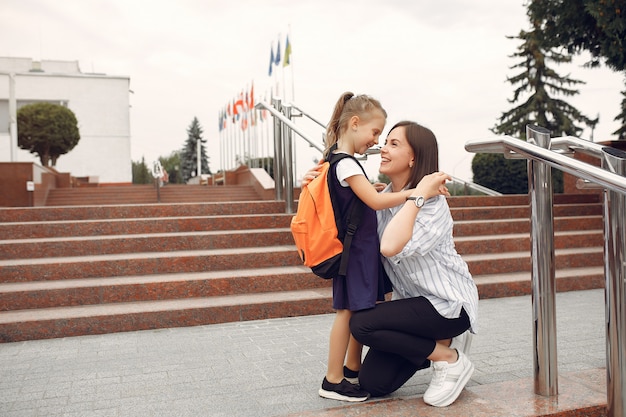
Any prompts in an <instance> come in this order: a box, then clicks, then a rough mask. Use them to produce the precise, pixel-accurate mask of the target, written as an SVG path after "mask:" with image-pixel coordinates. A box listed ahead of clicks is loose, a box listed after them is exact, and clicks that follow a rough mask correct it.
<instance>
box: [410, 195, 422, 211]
mask: <svg viewBox="0 0 626 417" xmlns="http://www.w3.org/2000/svg"><path fill="white" fill-rule="evenodd" d="M406 199H407V201H409V200H413V201H414V202H415V207H417V208H420V207H422V206H423V205H424V197H422V196H421V195H420V196H419V197H407V198H406Z"/></svg>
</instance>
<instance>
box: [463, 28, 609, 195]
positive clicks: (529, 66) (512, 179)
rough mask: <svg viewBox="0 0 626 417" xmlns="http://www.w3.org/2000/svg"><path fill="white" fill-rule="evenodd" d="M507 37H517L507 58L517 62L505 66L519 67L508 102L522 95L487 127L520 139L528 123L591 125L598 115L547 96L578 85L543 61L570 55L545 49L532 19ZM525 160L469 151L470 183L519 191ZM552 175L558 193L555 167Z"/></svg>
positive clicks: (568, 131) (554, 130)
mask: <svg viewBox="0 0 626 417" xmlns="http://www.w3.org/2000/svg"><path fill="white" fill-rule="evenodd" d="M509 38H510V39H520V40H522V44H521V45H520V46H519V47H518V49H517V52H516V53H515V54H513V55H512V56H511V57H512V58H521V59H522V60H521V62H519V63H518V64H516V65H514V66H512V67H511V68H512V69H518V68H519V69H521V72H520V73H519V74H517V75H515V76H513V77H511V78H508V79H507V81H508V82H509V83H511V85H513V86H516V89H515V91H514V93H513V98H512V99H511V100H509V102H510V103H517V102H518V101H520V100H521V99H522V97H525V96H528V98H527V99H526V101H524V102H523V103H521V104H519V105H518V106H517V107H515V108H513V109H511V110H509V111H507V112H504V113H502V116H500V119H499V123H498V124H496V125H495V126H494V127H493V128H491V131H492V132H494V133H496V134H503V135H509V136H513V137H517V138H520V139H523V140H525V139H526V126H527V125H528V124H535V125H538V126H541V127H544V128H546V129H548V130H549V131H550V132H551V134H552V136H561V134H564V135H568V136H580V134H581V133H582V131H583V128H582V127H580V125H579V124H581V123H583V124H585V125H587V126H589V127H592V128H593V127H594V126H595V125H596V124H597V122H598V119H595V120H592V119H590V118H588V117H587V116H585V115H583V114H582V113H581V112H580V111H578V110H577V109H576V108H575V107H573V106H572V105H570V104H569V103H567V102H565V101H564V100H562V99H557V98H553V97H551V95H550V94H554V95H564V96H574V95H576V94H578V90H575V89H573V88H567V87H566V86H573V85H578V84H583V83H584V82H583V81H579V80H574V79H572V78H569V77H568V76H565V77H563V76H561V75H559V74H558V73H557V72H556V71H554V70H553V69H551V68H549V67H548V65H547V63H548V62H553V63H556V64H561V63H570V62H571V60H572V58H571V56H568V55H563V54H561V53H558V52H556V51H555V50H553V49H552V48H546V47H545V43H544V42H543V35H542V32H541V30H540V28H539V27H538V24H537V23H536V22H535V23H533V30H532V31H529V32H527V31H523V30H522V31H520V34H519V35H518V36H517V37H509ZM526 164H527V163H526V161H525V160H506V159H505V158H504V156H502V155H480V154H479V155H475V156H474V160H473V161H472V170H473V174H474V182H476V183H478V184H481V185H484V186H486V187H490V188H492V189H494V190H497V191H500V192H502V193H515V194H518V193H525V192H527V191H528V186H527V184H528V177H527V170H526ZM496 171H497V172H499V175H497V176H496V177H495V178H494V176H493V175H491V174H490V172H496ZM552 173H553V187H554V190H555V191H556V192H561V191H562V189H563V173H562V172H561V171H558V170H553V171H552Z"/></svg>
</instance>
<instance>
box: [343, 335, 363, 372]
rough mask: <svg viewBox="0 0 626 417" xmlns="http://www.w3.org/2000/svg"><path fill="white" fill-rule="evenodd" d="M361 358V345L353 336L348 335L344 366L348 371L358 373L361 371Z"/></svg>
mask: <svg viewBox="0 0 626 417" xmlns="http://www.w3.org/2000/svg"><path fill="white" fill-rule="evenodd" d="M362 356H363V344H361V343H359V341H357V340H356V339H355V338H354V336H352V335H350V342H349V343H348V354H347V356H346V366H347V367H348V369H351V370H353V371H358V370H360V369H361V357H362Z"/></svg>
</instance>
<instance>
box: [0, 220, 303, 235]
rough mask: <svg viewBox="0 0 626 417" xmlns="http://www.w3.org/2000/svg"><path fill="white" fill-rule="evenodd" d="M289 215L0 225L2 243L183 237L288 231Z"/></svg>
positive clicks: (61, 221) (63, 221)
mask: <svg viewBox="0 0 626 417" xmlns="http://www.w3.org/2000/svg"><path fill="white" fill-rule="evenodd" d="M291 217H292V215H290V214H258V215H254V214H244V215H224V216H194V217H168V218H166V217H152V218H143V219H139V218H131V219H124V218H121V219H110V220H60V221H44V222H12V223H0V237H2V239H6V240H10V239H34V238H50V237H73V236H108V235H133V234H148V233H176V232H177V233H183V232H196V231H203V230H204V231H224V230H233V231H235V230H251V229H267V228H286V227H289V224H290V222H291Z"/></svg>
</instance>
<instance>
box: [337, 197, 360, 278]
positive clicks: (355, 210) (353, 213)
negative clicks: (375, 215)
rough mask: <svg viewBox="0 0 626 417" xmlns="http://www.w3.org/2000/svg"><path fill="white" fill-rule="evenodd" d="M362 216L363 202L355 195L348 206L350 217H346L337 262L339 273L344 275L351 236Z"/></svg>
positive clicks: (346, 268)
mask: <svg viewBox="0 0 626 417" xmlns="http://www.w3.org/2000/svg"><path fill="white" fill-rule="evenodd" d="M362 217H363V202H362V201H361V200H359V198H358V197H357V198H356V199H355V200H354V201H353V202H352V206H351V207H350V217H348V227H347V229H346V235H345V236H344V238H343V251H342V252H341V263H340V264H339V275H342V276H345V275H346V272H347V270H348V256H349V254H350V246H351V245H352V237H353V236H354V234H355V233H356V230H357V229H358V228H359V225H360V224H361V218H362Z"/></svg>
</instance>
